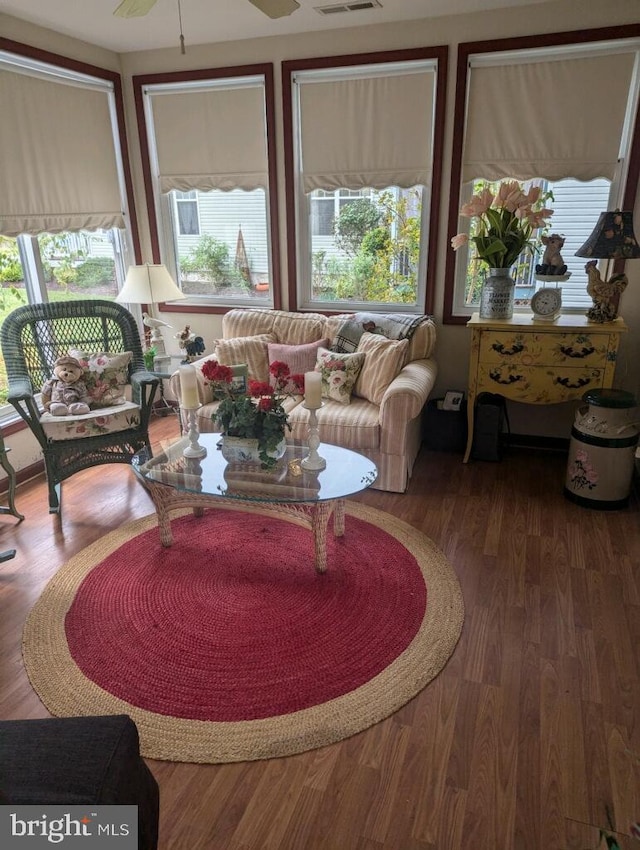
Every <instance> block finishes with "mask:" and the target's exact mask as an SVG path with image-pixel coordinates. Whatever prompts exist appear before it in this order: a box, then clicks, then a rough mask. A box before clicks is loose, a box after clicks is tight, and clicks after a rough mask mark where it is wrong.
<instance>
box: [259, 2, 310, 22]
mask: <svg viewBox="0 0 640 850" xmlns="http://www.w3.org/2000/svg"><path fill="white" fill-rule="evenodd" d="M249 3H253V5H254V6H255V7H256V8H257V9H260V11H261V12H264V13H265V15H268V16H269V17H270V18H284V16H285V15H290V14H291V13H292V12H295V10H296V9H299V8H300V4H299V3H296V0H249Z"/></svg>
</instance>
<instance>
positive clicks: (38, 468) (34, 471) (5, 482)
mask: <svg viewBox="0 0 640 850" xmlns="http://www.w3.org/2000/svg"><path fill="white" fill-rule="evenodd" d="M43 474H44V461H43V460H38V461H36V462H35V463H32V464H31V465H30V466H25V467H24V468H23V469H19V470H18V471H17V472H16V484H24V482H25V481H29V479H31V478H35V477H36V476H37V475H43ZM8 492H9V479H8V478H3V479H2V481H0V495H2V494H4V493H8Z"/></svg>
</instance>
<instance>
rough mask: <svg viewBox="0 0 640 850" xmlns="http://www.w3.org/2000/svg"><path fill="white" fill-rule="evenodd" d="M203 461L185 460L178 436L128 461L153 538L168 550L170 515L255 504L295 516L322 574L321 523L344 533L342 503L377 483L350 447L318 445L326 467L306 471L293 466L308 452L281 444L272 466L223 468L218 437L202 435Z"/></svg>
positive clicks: (185, 444) (370, 465) (324, 551)
mask: <svg viewBox="0 0 640 850" xmlns="http://www.w3.org/2000/svg"><path fill="white" fill-rule="evenodd" d="M198 442H199V444H200V446H202V447H203V448H204V449H205V450H206V454H205V455H204V456H203V457H198V458H193V457H185V456H184V454H183V451H184V449H185V448H187V447H188V446H189V438H188V437H184V438H182V439H181V440H178V441H177V442H175V443H172V444H170V445H168V446H167V447H163V450H162V451H161V452H160V453H159V454H157V455H156V456H154V457H150V454H149V451H148V450H147V449H143V450H142V451H139V452H138V453H137V454H135V455H134V456H133V460H132V468H133V471H134V473H135V475H136V477H137V478H138V479H139V480H140V481H141V482H142V484H143V485H144V486H145V487H146V488H147V490H148V491H149V495H150V496H151V499H152V501H153V504H154V506H155V509H156V513H157V515H158V527H159V529H160V541H161V543H162V545H163V546H171V545H172V543H173V536H172V533H171V518H170V512H171V511H175V510H178V509H181V508H192V509H193V512H194V514H195V515H196V516H202V515H203V513H204V509H205V508H208V507H209V508H210V507H217V506H220V504H221V503H222V502H224V503H227V506H229V504H230V503H232V502H234V503H239V504H243V505H245V506H246V505H247V504H254V505H255V504H260V505H261V507H266V508H268V510H270V511H273V512H275V513H281V514H283V515H285V516H289V517H291V516H293V517H295V519H296V521H297V522H301V523H302V524H304V525H306V526H307V528H309V529H310V530H311V532H312V533H313V539H314V545H315V568H316V571H317V572H319V573H324V572H325V571H326V569H327V526H328V524H329V519H330V517H331V514H332V513H333V531H334V534H335V535H336V536H341V535H342V534H344V500H345V498H346V497H347V496H351V495H353V494H354V493H359V492H361V491H362V490H366V488H367V487H370V486H371V485H372V484H373V482H374V481H375V480H376V477H377V475H378V470H377V468H376V465H375V464H374V463H373V461H371V460H369V459H368V458H366V457H364V456H363V455H361V454H358V453H357V452H354V451H351V450H350V449H343V448H341V447H340V446H333V445H330V444H329V443H320V445H319V447H318V453H319V454H320V456H321V457H323V458H325V460H326V462H327V465H326V467H325V469H322V470H320V471H318V472H316V471H313V472H311V471H308V470H305V469H304V468H303V467H302V466H301V464H300V461H301V460H302V458H304V457H306V455H307V454H308V451H309V450H308V447H307V446H306V445H304V444H302V443H298V442H295V441H293V442H289V443H287V451H286V453H285V455H284V457H283V458H281V459H280V460H279V461H278V463H277V465H276V467H275V468H274V469H262V468H261V467H260V464H258V463H246V462H242V463H233V462H231V463H228V462H227V461H226V460H225V459H224V458H223V457H222V453H221V451H220V449H219V443H220V434H201V435H200V436H199V438H198Z"/></svg>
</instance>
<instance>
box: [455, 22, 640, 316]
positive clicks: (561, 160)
mask: <svg viewBox="0 0 640 850" xmlns="http://www.w3.org/2000/svg"><path fill="white" fill-rule="evenodd" d="M605 34H608V31H597V30H594V31H592V32H591V33H589V35H588V36H587V39H588V40H587V41H585V42H584V43H582V42H578V41H577V42H576V43H570V44H567V43H565V41H566V40H565V39H564V37H560V38H559V41H560V44H558V45H554V44H551V45H550V46H547V47H540V46H539V45H536V44H535V38H533V37H532V38H531V39H528V41H529V44H528V45H527V46H526V47H524V48H519V49H508V48H510V47H511V43H510V42H509V41H504V42H487V43H486V44H487V47H486V51H482V49H481V48H480V47H479V45H478V43H475V44H472V45H460V61H459V76H458V91H457V98H456V118H455V121H456V124H457V125H458V126H463V127H464V133H461V134H459V135H458V137H456V138H455V139H454V154H453V167H452V181H451V192H450V199H451V200H450V203H451V206H450V211H449V244H450V239H451V237H452V236H453V235H455V234H456V233H458V232H465V228H466V231H467V232H468V228H469V226H470V220H469V219H468V218H466V217H462V216H459V209H460V206H461V204H462V203H464V202H465V201H466V200H467V199H468V198H470V197H471V195H472V194H473V193H474V192H475V191H476V190H477V189H478V188H480V187H482V186H487V185H488V186H489V187H490V188H492V191H493V190H494V189H495V188H496V187H497V186H498V185H499V183H500V181H502V180H506V179H516V180H519V181H520V182H522V183H524V184H525V185H529V184H530V183H535V184H537V185H540V186H541V188H542V190H543V192H546V193H548V194H549V200H548V202H547V203H546V206H547V207H550V208H551V209H553V210H554V215H553V217H552V218H551V221H550V226H549V230H548V233H559V234H560V235H562V236H563V237H564V238H565V245H564V247H563V249H562V255H563V260H564V262H565V263H566V264H567V266H568V269H567V270H568V272H570V275H571V276H570V278H569V279H568V280H567V281H564V282H563V283H562V290H563V310H564V311H566V312H571V311H576V312H584V310H585V308H586V307H589V306H591V298H590V297H589V295H588V294H587V291H586V285H587V278H586V272H585V268H584V266H585V263H584V260H582V259H580V258H578V257H575V252H576V250H577V249H578V248H579V247H580V246H581V245H582V244H583V243H584V242H585V240H586V239H587V237H588V236H589V235H590V233H591V231H592V230H593V228H594V226H595V224H596V222H597V220H598V217H599V215H600V213H601V212H603V211H604V210H607V209H615V208H616V207H617V208H623V207H624V205H625V203H629V202H630V201H629V199H630V198H631V206H633V203H632V200H633V198H632V196H633V194H634V192H632V191H631V189H630V183H632V182H633V180H631V181H629V180H628V174H629V168H630V163H631V161H632V157H631V150H632V145H633V137H632V135H633V134H632V128H633V126H634V116H635V113H636V110H637V104H638V79H639V72H640V40H638V39H637V38H629V39H622V38H621V39H615V40H613V39H612V40H606V39H604V38H602V37H601V38H600V39H598V35H601V36H602V35H605ZM548 40H550V41H553V40H554V37H553V36H551V37H548ZM518 41H519V42H520V44H522V41H523V40H522V39H520V40H518ZM611 80H616V85H615V86H612V85H611ZM578 89H588V90H589V92H590V98H591V100H592V101H593V102H595V103H598V122H597V123H595V124H594V122H593V110H590V109H588V108H585V105H584V101H583V100H581V99H580V98H577V97H576V96H575V92H576V91H577V90H578ZM514 114H517V115H518V120H514ZM558 115H562V119H561V121H560V124H558ZM603 126H606V127H607V133H602V132H601V130H602V127H603ZM539 236H540V234H538V237H539ZM540 260H541V257H536V256H534V257H531V256H530V255H528V254H523V255H522V256H521V257H520V258H519V261H518V262H517V263H516V264H515V266H514V269H513V274H514V277H515V278H516V290H515V309H516V310H517V309H527V308H528V304H529V299H530V297H531V295H532V294H533V292H534V291H535V289H536V287H538V286H540V285H542V284H540V283H539V282H536V279H535V264H536V261H537V262H540ZM483 265H484V264H481V263H478V261H477V258H476V257H474V254H473V246H471V249H459V250H458V251H457V252H455V253H454V252H453V250H449V251H448V254H447V268H446V272H445V309H444V318H445V321H452V322H456V321H461V322H465V321H467V318H468V317H469V316H470V315H471V313H472V312H473V311H474V310H477V309H478V303H479V295H480V289H481V286H482V280H483V278H484V275H485V271H486V270H485V269H484V268H483Z"/></svg>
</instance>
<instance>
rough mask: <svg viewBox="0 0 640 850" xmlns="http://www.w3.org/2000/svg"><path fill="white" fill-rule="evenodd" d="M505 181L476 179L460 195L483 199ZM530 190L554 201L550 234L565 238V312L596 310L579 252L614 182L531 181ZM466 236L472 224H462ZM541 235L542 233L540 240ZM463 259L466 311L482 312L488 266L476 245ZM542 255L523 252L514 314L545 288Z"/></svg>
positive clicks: (515, 276) (514, 270)
mask: <svg viewBox="0 0 640 850" xmlns="http://www.w3.org/2000/svg"><path fill="white" fill-rule="evenodd" d="M499 185H500V181H494V182H492V181H488V180H474V181H473V182H472V183H468V184H465V185H464V186H463V189H462V193H461V202H462V203H464V201H465V200H467V199H468V198H470V197H471V195H475V194H478V193H479V192H481V191H482V190H483V189H485V188H488V189H489V190H490V191H491V193H492V194H494V195H495V194H496V193H497V191H498V188H499ZM531 185H536V186H540V188H541V190H542V192H543V195H547V196H548V197H549V200H548V201H547V203H546V206H548V207H549V208H552V209H553V210H554V214H553V217H552V219H551V224H550V228H549V230H548V233H559V234H560V235H562V236H563V237H564V239H565V244H564V247H563V248H562V258H563V260H564V262H565V264H566V266H567V272H568V273H570V275H571V277H570V278H569V280H566V281H563V283H562V303H563V308H564V309H568V308H571V307H573V308H576V309H583V308H584V307H586V306H590V305H591V298H589V296H588V295H587V292H586V288H585V281H584V277H585V275H584V265H585V262H584V259H581V258H580V257H576V256H575V252H576V251H577V250H578V248H580V246H581V245H582V244H583V243H584V242H585V240H586V238H587V236H588V235H589V234H590V233H591V231H592V230H593V228H594V227H595V225H596V222H597V220H598V216H599V215H600V213H601V212H602V211H603V210H605V209H607V206H608V204H609V195H610V192H611V181H610V180H605V179H600V180H591V181H589V182H588V183H581V182H580V181H578V180H559V181H555V182H554V181H550V180H530V181H524V182H523V187H524V189H525V190H528V189H529V187H530V186H531ZM460 224H461V232H466V233H467V234H468V235H471V236H472V235H473V233H469V224H470V220H469V219H468V218H463V219H461V222H460ZM541 235H542V233H538V234H537V237H536V238H537V239H539V238H540V236H541ZM459 253H460V255H461V256H460V258H459V261H458V266H457V274H458V275H460V276H461V278H462V276H464V283H463V285H462V286H461V287H460V290H461V292H463V293H464V295H463V299H464V300H463V305H464V307H465V308H471V309H472V310H477V309H478V307H479V305H480V292H481V290H482V283H483V281H484V278H485V274H486V267H485V264H484V263H482V262H481V261H480V260H479V259H478V257H477V255H476V253H475V245H474V243H473V242H469V243H468V244H467V246H466V247H465V248H462V249H459ZM541 259H542V257H541V255H539V254H534V255H532V254H531V252H530V251H523V252H522V254H521V255H520V257H518V259H517V261H516V263H515V264H514V266H513V268H512V277H513V279H514V281H515V298H514V309H516V310H518V309H527V308H528V307H529V302H530V300H531V296H532V295H533V293H534V292H535V291H536V289H538V288H540V286H542V285H543V284H542V283H540V282H539V281H536V276H535V267H536V264H537V263H540V262H541Z"/></svg>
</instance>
